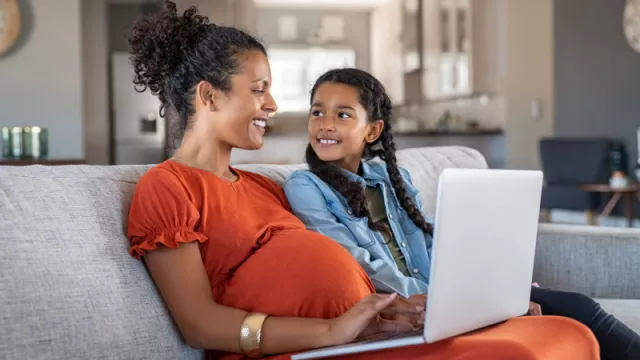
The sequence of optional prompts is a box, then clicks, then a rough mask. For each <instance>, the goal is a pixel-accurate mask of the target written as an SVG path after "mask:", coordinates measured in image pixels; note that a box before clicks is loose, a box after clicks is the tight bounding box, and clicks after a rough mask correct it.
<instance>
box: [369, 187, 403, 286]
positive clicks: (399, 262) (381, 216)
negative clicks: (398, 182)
mask: <svg viewBox="0 0 640 360" xmlns="http://www.w3.org/2000/svg"><path fill="white" fill-rule="evenodd" d="M365 197H366V198H367V205H368V209H369V213H370V214H371V220H372V221H373V222H374V223H380V222H383V223H384V224H386V225H387V226H388V227H389V229H391V226H390V225H389V219H387V210H386V208H385V206H384V197H383V196H382V193H381V192H380V189H379V188H377V187H376V188H374V187H371V186H367V188H366V189H365ZM380 234H381V235H382V238H383V239H384V240H385V242H386V243H387V246H388V247H389V251H391V255H392V256H393V259H394V260H395V262H396V266H398V270H400V272H401V273H403V274H404V275H406V276H411V274H410V273H409V269H408V268H407V263H406V262H405V261H404V255H403V254H402V251H400V247H399V246H398V243H397V242H396V240H395V238H394V237H393V235H391V234H388V233H386V232H381V233H380Z"/></svg>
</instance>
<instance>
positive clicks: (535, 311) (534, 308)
mask: <svg viewBox="0 0 640 360" xmlns="http://www.w3.org/2000/svg"><path fill="white" fill-rule="evenodd" d="M527 314H528V315H530V316H540V315H542V307H540V305H538V304H536V303H534V302H533V301H529V312H528V313H527Z"/></svg>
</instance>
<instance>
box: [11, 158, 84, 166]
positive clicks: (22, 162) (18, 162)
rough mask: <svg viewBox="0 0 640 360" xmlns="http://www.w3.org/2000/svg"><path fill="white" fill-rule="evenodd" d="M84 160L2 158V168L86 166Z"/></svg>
mask: <svg viewBox="0 0 640 360" xmlns="http://www.w3.org/2000/svg"><path fill="white" fill-rule="evenodd" d="M84 164H86V161H85V160H84V159H39V160H35V159H3V158H0V166H29V165H46V166H60V165H84Z"/></svg>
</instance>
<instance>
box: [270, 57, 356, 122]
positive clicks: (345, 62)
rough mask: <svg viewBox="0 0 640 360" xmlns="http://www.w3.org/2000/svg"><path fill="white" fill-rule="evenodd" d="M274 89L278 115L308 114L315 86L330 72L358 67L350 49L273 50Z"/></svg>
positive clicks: (271, 59)
mask: <svg viewBox="0 0 640 360" xmlns="http://www.w3.org/2000/svg"><path fill="white" fill-rule="evenodd" d="M268 53H269V62H270V64H271V76H272V78H273V85H272V86H271V93H272V95H273V97H274V98H275V100H276V102H277V103H278V109H279V110H278V111H279V112H306V111H308V110H309V96H310V93H311V87H312V86H313V83H314V82H315V81H316V79H318V77H319V76H320V75H322V74H323V73H324V72H326V71H327V70H330V69H334V68H343V67H355V63H356V55H355V51H354V50H353V49H350V48H321V47H308V48H292V47H271V48H269V50H268Z"/></svg>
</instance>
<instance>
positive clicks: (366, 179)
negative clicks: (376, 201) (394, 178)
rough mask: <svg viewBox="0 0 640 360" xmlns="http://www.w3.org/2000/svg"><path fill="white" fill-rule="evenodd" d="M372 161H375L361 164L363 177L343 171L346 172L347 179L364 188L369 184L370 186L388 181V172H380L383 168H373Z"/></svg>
mask: <svg viewBox="0 0 640 360" xmlns="http://www.w3.org/2000/svg"><path fill="white" fill-rule="evenodd" d="M371 161H375V160H368V161H361V162H360V168H361V169H362V176H360V175H358V174H354V173H352V172H351V171H348V170H342V171H343V172H344V174H345V176H346V177H347V179H349V180H350V181H354V182H358V183H360V184H362V185H363V186H366V185H367V184H370V183H373V182H379V181H386V180H388V177H387V174H386V171H385V172H380V169H381V167H376V166H372V164H370V162H371Z"/></svg>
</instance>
